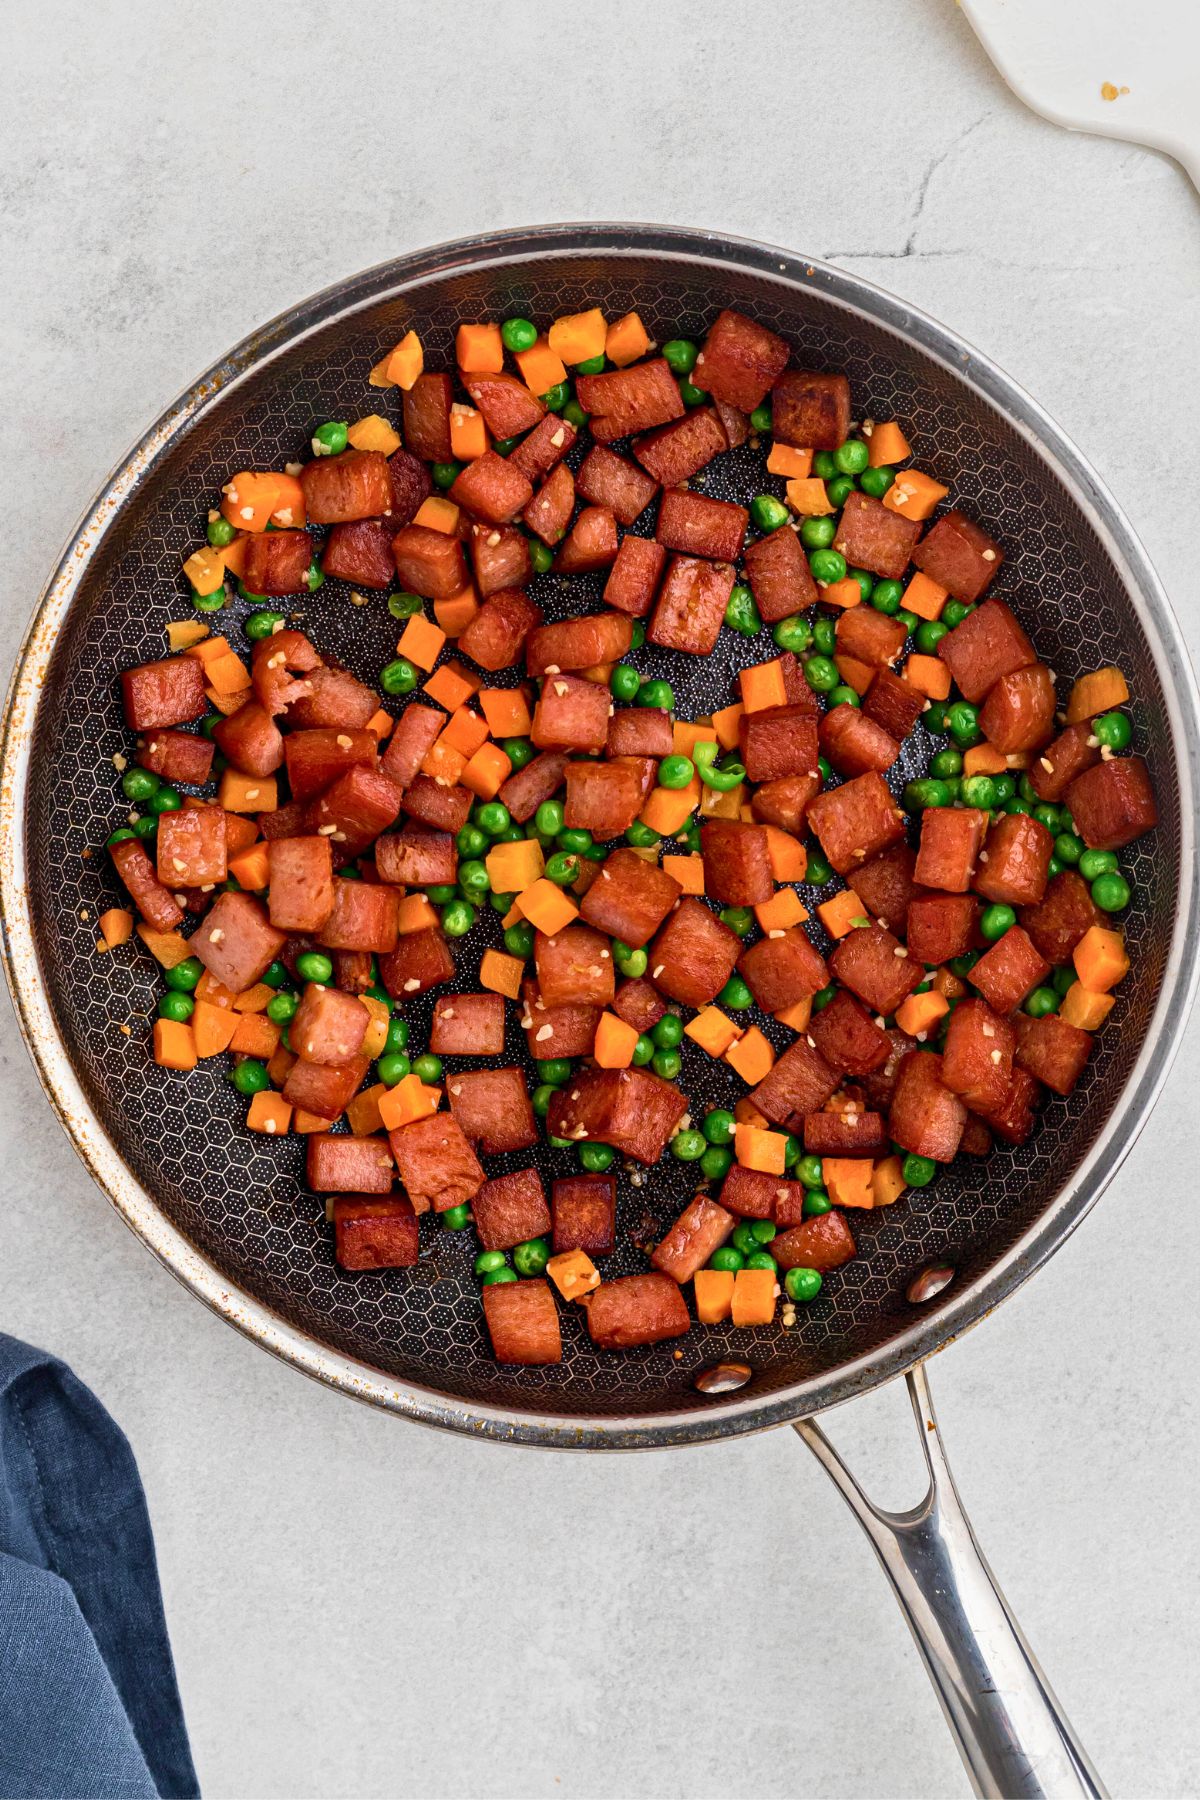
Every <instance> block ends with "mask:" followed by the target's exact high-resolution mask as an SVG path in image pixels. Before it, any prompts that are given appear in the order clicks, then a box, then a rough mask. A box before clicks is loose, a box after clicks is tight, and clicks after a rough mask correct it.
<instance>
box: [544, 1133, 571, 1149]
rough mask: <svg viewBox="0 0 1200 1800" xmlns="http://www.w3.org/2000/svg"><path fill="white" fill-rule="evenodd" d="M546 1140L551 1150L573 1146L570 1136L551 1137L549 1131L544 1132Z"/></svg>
mask: <svg viewBox="0 0 1200 1800" xmlns="http://www.w3.org/2000/svg"><path fill="white" fill-rule="evenodd" d="M546 1142H547V1143H548V1144H549V1146H550V1148H551V1149H552V1150H573V1149H574V1148H575V1145H574V1144H573V1143H572V1141H571V1139H570V1138H559V1137H552V1136H551V1135H550V1134H549V1133H547V1134H546Z"/></svg>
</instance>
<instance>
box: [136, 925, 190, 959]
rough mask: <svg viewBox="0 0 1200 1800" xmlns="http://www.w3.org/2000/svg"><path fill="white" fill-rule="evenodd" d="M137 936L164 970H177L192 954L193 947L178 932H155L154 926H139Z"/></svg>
mask: <svg viewBox="0 0 1200 1800" xmlns="http://www.w3.org/2000/svg"><path fill="white" fill-rule="evenodd" d="M136 929H137V934H138V936H139V937H140V938H141V940H142V942H143V944H145V946H146V948H147V950H148V951H149V952H150V954H151V956H152V957H153V958H154V960H155V962H156V963H158V965H159V967H160V968H163V969H177V968H178V967H179V965H180V963H181V962H185V961H186V960H187V958H188V957H189V956H190V955H191V954H192V947H191V945H190V944H189V943H188V941H187V939H186V938H185V937H180V935H179V933H178V932H177V931H155V929H154V927H153V925H142V924H139V925H138V926H137V927H136Z"/></svg>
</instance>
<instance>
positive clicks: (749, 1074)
mask: <svg viewBox="0 0 1200 1800" xmlns="http://www.w3.org/2000/svg"><path fill="white" fill-rule="evenodd" d="M725 1061H726V1062H727V1063H728V1064H729V1066H730V1068H731V1069H735V1070H736V1071H737V1073H738V1074H739V1075H740V1076H741V1078H742V1080H743V1081H744V1082H747V1083H748V1084H749V1086H750V1087H755V1086H757V1084H758V1083H759V1082H760V1081H762V1080H763V1079H764V1077H765V1076H767V1075H769V1074H770V1072H771V1070H772V1069H773V1068H774V1066H775V1052H774V1050H773V1049H772V1048H771V1046H770V1044H769V1043H768V1042H767V1039H766V1038H765V1037H764V1036H763V1034H762V1032H761V1031H760V1030H759V1029H758V1026H757V1025H751V1027H750V1029H749V1031H746V1032H743V1034H742V1036H741V1037H740V1038H739V1039H738V1041H737V1043H736V1044H730V1046H729V1048H728V1050H727V1051H726V1052H725Z"/></svg>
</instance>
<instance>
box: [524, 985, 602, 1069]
mask: <svg viewBox="0 0 1200 1800" xmlns="http://www.w3.org/2000/svg"><path fill="white" fill-rule="evenodd" d="M521 993H522V999H523V1001H524V1006H525V1011H524V1013H523V1015H522V1018H521V1024H522V1026H523V1027H524V1030H525V1041H526V1044H527V1046H528V1048H529V1054H530V1056H533V1057H541V1058H543V1059H545V1060H551V1059H556V1058H558V1057H561V1056H590V1055H591V1053H592V1046H593V1045H594V1043H595V1041H596V1027H597V1026H598V1025H599V1023H600V1012H601V1009H600V1008H599V1007H598V1006H585V1005H582V1004H580V1003H578V1002H572V1003H570V1004H568V1005H559V1006H548V1005H547V1004H546V1002H545V1001H544V1000H543V999H542V996H541V994H540V993H539V991H538V987H537V983H536V982H533V981H527V982H525V984H524V986H523V987H522V990H521Z"/></svg>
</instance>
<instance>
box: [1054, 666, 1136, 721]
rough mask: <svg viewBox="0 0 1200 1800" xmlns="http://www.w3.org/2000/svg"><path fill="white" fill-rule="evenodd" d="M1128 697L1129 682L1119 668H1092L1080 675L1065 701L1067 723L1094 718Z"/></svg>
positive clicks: (1122, 702)
mask: <svg viewBox="0 0 1200 1800" xmlns="http://www.w3.org/2000/svg"><path fill="white" fill-rule="evenodd" d="M1128 698H1129V683H1128V682H1127V681H1126V679H1125V677H1124V675H1122V673H1121V671H1120V669H1116V668H1112V667H1111V666H1110V667H1109V668H1107V669H1094V670H1093V671H1092V673H1091V674H1090V675H1081V676H1080V677H1079V680H1078V681H1077V682H1076V683H1075V685H1074V687H1073V688H1072V689H1071V697H1070V699H1069V700H1068V701H1067V724H1068V725H1078V724H1079V722H1080V720H1082V719H1094V718H1095V717H1096V714H1097V713H1103V712H1111V711H1112V710H1113V708H1114V707H1116V706H1124V704H1125V702H1126V701H1127V700H1128Z"/></svg>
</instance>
